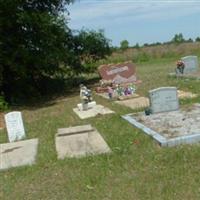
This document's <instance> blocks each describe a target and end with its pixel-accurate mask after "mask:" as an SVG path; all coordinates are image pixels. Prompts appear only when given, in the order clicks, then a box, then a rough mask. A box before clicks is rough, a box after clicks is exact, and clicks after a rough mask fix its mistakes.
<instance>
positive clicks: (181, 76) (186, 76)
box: [169, 71, 200, 80]
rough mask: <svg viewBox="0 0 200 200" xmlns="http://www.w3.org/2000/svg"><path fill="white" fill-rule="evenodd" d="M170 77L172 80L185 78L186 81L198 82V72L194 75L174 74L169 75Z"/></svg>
mask: <svg viewBox="0 0 200 200" xmlns="http://www.w3.org/2000/svg"><path fill="white" fill-rule="evenodd" d="M169 76H170V77H174V78H187V79H196V80H200V71H197V72H195V73H192V72H191V73H187V74H176V73H169Z"/></svg>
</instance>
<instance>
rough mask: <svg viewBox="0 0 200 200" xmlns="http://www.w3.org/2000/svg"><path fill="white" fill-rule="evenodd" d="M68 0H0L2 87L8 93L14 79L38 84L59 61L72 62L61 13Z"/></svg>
mask: <svg viewBox="0 0 200 200" xmlns="http://www.w3.org/2000/svg"><path fill="white" fill-rule="evenodd" d="M70 2H71V0H65V1H64V0H43V1H41V0H6V1H5V0H0V36H1V37H0V48H1V49H0V50H1V61H2V62H1V66H0V67H1V77H2V81H1V90H2V91H3V93H4V95H5V96H6V97H7V98H8V99H9V97H10V96H11V95H12V93H13V92H14V91H13V90H14V89H15V87H14V86H15V84H16V82H17V81H18V82H19V80H22V79H26V80H29V82H28V83H27V84H32V85H35V87H38V85H37V79H38V78H40V77H41V76H44V75H45V74H46V75H47V74H48V75H52V74H53V73H54V72H55V71H56V70H60V69H59V63H60V62H62V61H63V62H67V61H68V63H69V64H71V63H70V62H73V61H74V59H69V57H70V56H71V55H72V54H73V49H74V48H73V43H72V34H71V31H70V29H69V28H68V27H67V26H66V23H65V21H64V18H62V16H61V13H62V12H63V11H64V9H65V6H66V4H68V3H70Z"/></svg>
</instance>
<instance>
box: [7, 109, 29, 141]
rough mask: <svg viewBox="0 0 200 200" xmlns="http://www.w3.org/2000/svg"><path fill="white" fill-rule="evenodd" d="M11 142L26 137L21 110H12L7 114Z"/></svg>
mask: <svg viewBox="0 0 200 200" xmlns="http://www.w3.org/2000/svg"><path fill="white" fill-rule="evenodd" d="M5 122H6V128H7V132H8V139H9V142H14V141H16V140H21V139H23V138H25V131H24V125H23V121H22V115H21V112H10V113H7V114H6V115H5Z"/></svg>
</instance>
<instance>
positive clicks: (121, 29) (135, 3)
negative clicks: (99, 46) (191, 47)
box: [68, 0, 200, 46]
mask: <svg viewBox="0 0 200 200" xmlns="http://www.w3.org/2000/svg"><path fill="white" fill-rule="evenodd" d="M68 11H69V12H70V15H69V17H68V18H69V24H68V25H69V27H70V28H72V29H75V30H80V29H82V28H85V29H92V30H99V29H104V31H105V36H106V37H107V38H109V39H111V41H112V45H113V46H119V45H120V42H121V41H122V40H128V42H129V45H130V46H133V45H135V44H136V43H139V44H140V45H143V44H144V43H148V44H150V43H154V42H167V41H170V40H171V39H172V38H173V36H174V35H175V34H178V33H182V34H183V36H184V38H185V39H189V38H192V39H195V38H196V37H200V0H76V1H75V3H74V4H71V5H69V6H68Z"/></svg>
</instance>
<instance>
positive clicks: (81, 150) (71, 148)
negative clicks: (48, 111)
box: [55, 125, 111, 159]
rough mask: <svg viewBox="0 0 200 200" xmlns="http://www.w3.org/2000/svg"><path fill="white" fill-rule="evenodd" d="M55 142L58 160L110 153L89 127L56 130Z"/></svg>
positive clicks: (105, 144)
mask: <svg viewBox="0 0 200 200" xmlns="http://www.w3.org/2000/svg"><path fill="white" fill-rule="evenodd" d="M55 142H56V151H57V154H58V159H64V158H67V157H69V158H72V157H75V158H80V157H83V156H88V155H95V154H104V153H110V152H111V150H110V148H109V146H108V145H107V143H106V142H105V141H104V139H103V138H102V136H101V135H100V134H99V132H98V131H97V130H96V129H95V128H93V127H92V126H91V125H85V126H77V127H70V128H64V129H58V133H57V134H56V138H55Z"/></svg>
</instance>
